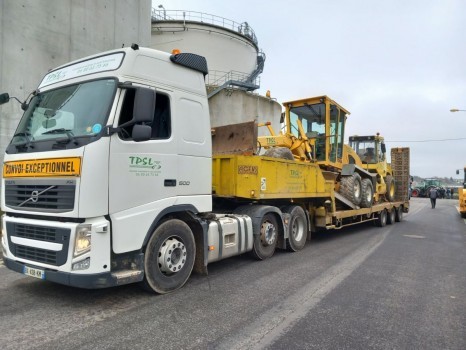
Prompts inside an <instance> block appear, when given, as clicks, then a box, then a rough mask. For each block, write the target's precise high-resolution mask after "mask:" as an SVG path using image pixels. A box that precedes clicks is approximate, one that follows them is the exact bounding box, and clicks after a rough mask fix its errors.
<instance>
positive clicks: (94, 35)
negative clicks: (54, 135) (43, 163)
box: [0, 0, 151, 161]
mask: <svg viewBox="0 0 466 350" xmlns="http://www.w3.org/2000/svg"><path fill="white" fill-rule="evenodd" d="M132 43H138V44H139V45H141V46H150V43H151V1H150V0H0V92H8V93H9V94H10V96H16V97H18V98H19V99H20V100H21V101H23V100H24V99H25V98H26V97H27V96H28V95H29V93H30V92H31V91H32V90H34V89H35V88H36V87H37V85H38V83H39V82H40V80H41V78H42V77H43V76H44V75H45V73H46V72H47V71H48V70H50V69H52V68H54V67H56V66H59V65H61V64H64V63H66V62H68V61H71V60H75V59H78V58H81V57H84V56H88V55H91V54H95V53H98V52H100V51H105V50H110V49H115V48H119V47H122V45H125V46H129V45H131V44H132ZM21 115H22V110H21V108H20V106H19V104H18V103H16V102H15V101H13V100H11V101H10V102H9V103H7V104H5V105H2V106H0V161H3V153H4V150H5V148H6V146H7V145H8V143H9V141H10V138H11V136H12V135H13V133H14V131H15V129H16V126H17V124H18V122H19V119H20V118H21Z"/></svg>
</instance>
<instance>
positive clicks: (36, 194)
mask: <svg viewBox="0 0 466 350" xmlns="http://www.w3.org/2000/svg"><path fill="white" fill-rule="evenodd" d="M38 200H39V191H32V193H31V202H33V203H36V202H37V201H38Z"/></svg>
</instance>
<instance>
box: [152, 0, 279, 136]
mask: <svg viewBox="0 0 466 350" xmlns="http://www.w3.org/2000/svg"><path fill="white" fill-rule="evenodd" d="M151 47H152V48H154V49H157V50H161V51H165V52H172V51H173V50H174V49H177V50H179V51H181V52H190V53H195V54H198V55H201V56H204V57H205V58H206V59H207V65H208V68H209V74H208V76H207V77H206V85H207V91H208V94H209V106H210V116H211V124H212V126H213V127H217V126H224V125H229V124H234V123H241V122H248V121H252V120H255V121H257V122H258V123H263V122H271V123H272V126H273V128H274V129H275V131H276V132H278V131H279V128H280V115H281V105H280V104H279V103H277V102H276V101H275V100H272V99H270V98H267V97H264V96H259V95H257V94H256V93H253V91H254V90H256V89H258V88H259V87H260V80H259V74H260V73H262V70H263V67H264V62H265V54H264V53H263V52H261V51H260V49H259V46H258V40H257V37H256V34H255V33H254V30H253V29H252V27H251V26H250V25H249V23H247V22H235V21H233V20H230V19H226V18H223V17H219V16H215V15H212V14H207V13H201V12H195V11H184V10H166V9H164V8H163V6H162V5H160V6H159V7H158V8H153V9H152V45H151ZM267 134H268V130H267V128H260V129H259V135H267Z"/></svg>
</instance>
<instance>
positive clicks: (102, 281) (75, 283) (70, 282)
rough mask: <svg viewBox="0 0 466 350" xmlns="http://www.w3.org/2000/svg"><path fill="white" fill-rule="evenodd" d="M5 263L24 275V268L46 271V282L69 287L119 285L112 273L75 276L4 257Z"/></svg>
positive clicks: (90, 287) (92, 287)
mask: <svg viewBox="0 0 466 350" xmlns="http://www.w3.org/2000/svg"><path fill="white" fill-rule="evenodd" d="M3 262H4V264H5V266H6V267H8V268H9V269H10V270H13V271H16V272H19V273H23V272H24V267H25V266H28V267H33V268H35V269H39V270H43V271H44V278H43V279H44V280H45V281H50V282H55V283H60V284H64V285H67V286H72V287H78V288H86V289H97V288H107V287H113V286H116V285H118V284H121V283H118V282H117V279H116V278H115V277H114V276H112V274H111V273H110V272H103V273H97V274H88V275H86V274H74V273H68V272H62V271H54V270H50V269H44V268H43V267H39V266H34V265H30V264H24V263H20V262H18V261H14V260H11V259H8V258H6V257H5V256H4V257H3Z"/></svg>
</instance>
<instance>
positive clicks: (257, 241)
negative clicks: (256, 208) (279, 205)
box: [252, 213, 278, 260]
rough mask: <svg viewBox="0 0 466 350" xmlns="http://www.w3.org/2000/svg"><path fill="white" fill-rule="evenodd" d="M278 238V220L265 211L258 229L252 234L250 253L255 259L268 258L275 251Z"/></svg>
mask: <svg viewBox="0 0 466 350" xmlns="http://www.w3.org/2000/svg"><path fill="white" fill-rule="evenodd" d="M277 240H278V222H277V219H276V217H275V215H273V214H271V213H267V214H265V215H264V216H263V217H262V221H261V225H260V231H259V234H258V235H256V234H255V235H254V246H253V248H252V254H253V256H254V257H255V258H256V259H259V260H264V259H267V258H270V257H271V256H272V255H273V253H274V252H275V247H276V246H277Z"/></svg>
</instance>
